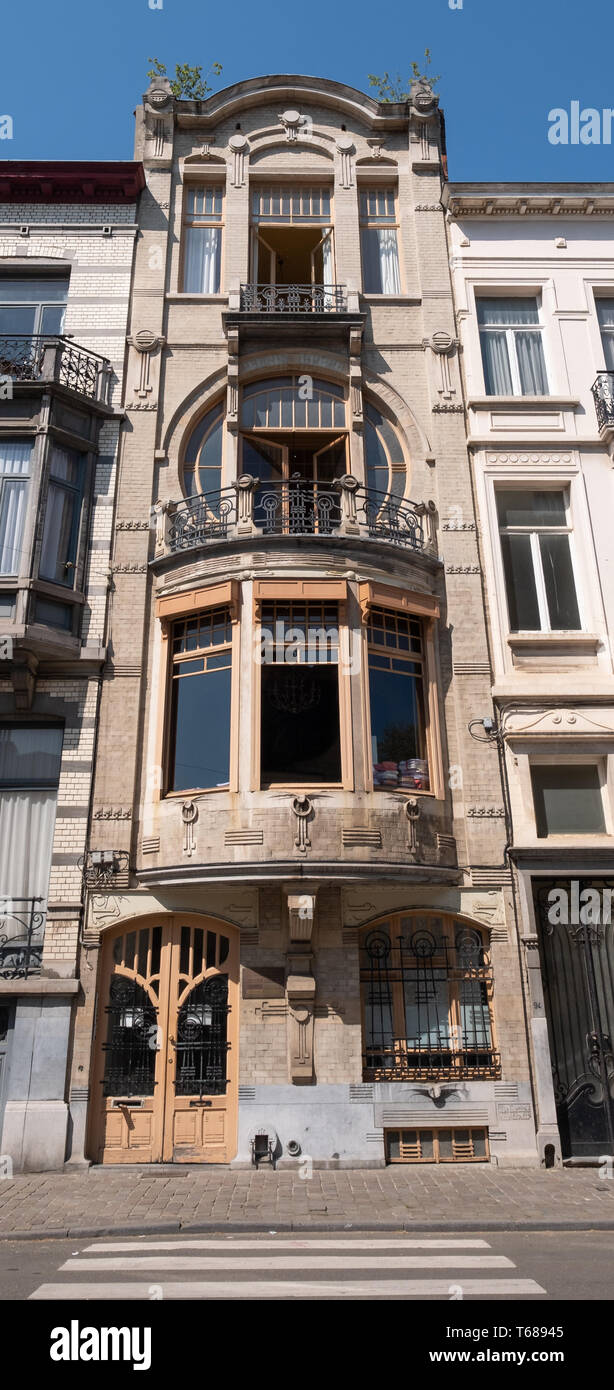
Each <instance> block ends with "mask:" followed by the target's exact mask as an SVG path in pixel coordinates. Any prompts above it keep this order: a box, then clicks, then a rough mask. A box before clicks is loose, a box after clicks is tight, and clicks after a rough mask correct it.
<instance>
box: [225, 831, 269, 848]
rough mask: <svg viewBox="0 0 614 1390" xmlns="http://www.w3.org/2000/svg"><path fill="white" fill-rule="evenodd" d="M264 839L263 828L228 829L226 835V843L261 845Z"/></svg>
mask: <svg viewBox="0 0 614 1390" xmlns="http://www.w3.org/2000/svg"><path fill="white" fill-rule="evenodd" d="M263 840H264V835H263V832H262V830H227V831H226V834H225V835H224V843H225V844H226V845H261V844H262V843H263Z"/></svg>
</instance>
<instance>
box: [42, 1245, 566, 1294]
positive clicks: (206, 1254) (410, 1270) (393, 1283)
mask: <svg viewBox="0 0 614 1390" xmlns="http://www.w3.org/2000/svg"><path fill="white" fill-rule="evenodd" d="M515 1270H516V1265H515V1264H514V1262H513V1260H511V1259H508V1257H507V1256H506V1255H499V1254H493V1253H492V1250H491V1246H490V1245H489V1244H488V1242H487V1241H485V1240H482V1239H478V1238H475V1239H469V1238H465V1237H463V1238H462V1239H461V1238H459V1239H456V1238H452V1237H448V1236H442V1237H437V1238H430V1237H426V1236H424V1237H415V1238H413V1237H412V1238H409V1237H396V1236H389V1237H386V1238H377V1239H371V1238H368V1237H366V1236H365V1237H363V1236H361V1235H352V1236H346V1235H345V1234H342V1235H339V1236H334V1235H327V1236H326V1237H315V1236H314V1237H312V1236H310V1235H305V1236H304V1237H298V1236H293V1237H278V1238H262V1237H260V1236H254V1237H252V1238H251V1239H244V1238H241V1237H234V1236H226V1237H222V1238H215V1239H213V1238H203V1239H196V1238H194V1239H193V1238H190V1237H176V1238H174V1239H169V1240H150V1239H149V1238H146V1237H135V1238H133V1239H130V1240H112V1241H97V1242H96V1243H95V1244H94V1245H88V1246H86V1247H85V1249H83V1250H82V1251H81V1250H80V1251H78V1252H76V1253H75V1254H74V1255H72V1256H71V1257H70V1258H69V1259H67V1260H66V1261H65V1262H64V1264H62V1265H60V1267H59V1269H58V1271H57V1282H54V1283H49V1284H41V1285H40V1287H39V1288H37V1289H35V1291H34V1292H33V1293H32V1294H31V1295H30V1298H31V1299H35V1300H67V1301H73V1300H74V1301H76V1302H79V1301H88V1300H95V1299H101V1300H110V1301H112V1300H117V1301H131V1300H149V1301H158V1300H160V1301H161V1300H173V1299H177V1300H179V1299H203V1300H214V1299H224V1300H239V1299H279V1298H282V1299H283V1298H285V1299H370V1300H371V1299H412V1298H417V1299H429V1298H434V1299H451V1300H457V1299H465V1298H469V1299H471V1298H477V1299H479V1298H488V1299H491V1298H520V1299H524V1298H532V1297H536V1296H540V1295H545V1294H546V1290H545V1289H543V1288H542V1287H541V1285H540V1284H538V1283H536V1282H535V1280H534V1279H528V1278H523V1277H521V1276H520V1275H517V1274H515V1273H514V1271H515Z"/></svg>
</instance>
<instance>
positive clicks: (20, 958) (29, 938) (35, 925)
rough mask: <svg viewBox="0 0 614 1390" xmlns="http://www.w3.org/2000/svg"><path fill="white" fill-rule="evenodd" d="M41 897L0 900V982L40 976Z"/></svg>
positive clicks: (41, 942) (42, 926) (42, 914)
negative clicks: (0, 980)
mask: <svg viewBox="0 0 614 1390" xmlns="http://www.w3.org/2000/svg"><path fill="white" fill-rule="evenodd" d="M44 901H45V900H44V898H5V897H0V979H2V980H25V979H26V978H27V976H28V975H39V974H40V970H41V964H42V958H43V937H44V933H45V910H44Z"/></svg>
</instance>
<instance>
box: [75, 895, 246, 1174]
mask: <svg viewBox="0 0 614 1390" xmlns="http://www.w3.org/2000/svg"><path fill="white" fill-rule="evenodd" d="M238 976H239V961H238V933H237V932H236V930H235V929H234V928H232V927H229V926H226V924H225V923H221V922H218V921H214V920H211V919H207V918H203V917H195V916H185V917H179V916H174V917H164V918H163V919H162V920H151V919H150V920H145V921H143V922H136V923H133V922H131V923H129V924H126V925H125V926H124V927H123V928H119V929H117V930H116V931H114V932H113V933H112V934H111V936H110V939H109V940H106V941H105V944H104V952H103V959H102V969H101V979H100V992H99V1003H98V1016H97V1025H96V1043H95V1047H96V1055H95V1064H94V1076H93V1087H92V1096H91V1112H92V1129H91V1148H92V1152H93V1154H94V1155H95V1156H96V1158H97V1160H98V1162H102V1163H159V1162H175V1163H227V1162H228V1161H229V1160H230V1159H231V1158H233V1157H234V1155H235V1153H236V1144H237V1137H236V1136H237V1098H238Z"/></svg>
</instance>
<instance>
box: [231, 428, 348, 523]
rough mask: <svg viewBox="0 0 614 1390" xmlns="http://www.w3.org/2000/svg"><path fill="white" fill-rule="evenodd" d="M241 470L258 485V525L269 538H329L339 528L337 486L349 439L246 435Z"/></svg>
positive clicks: (299, 433)
mask: <svg viewBox="0 0 614 1390" xmlns="http://www.w3.org/2000/svg"><path fill="white" fill-rule="evenodd" d="M241 469H242V472H243V473H249V474H251V476H252V477H253V478H256V479H257V480H258V482H257V486H256V490H255V496H254V521H255V523H256V525H257V526H259V527H261V528H262V529H263V530H264V531H265V532H267V531H268V532H282V533H285V534H295V535H301V534H309V535H312V534H314V533H316V534H317V533H321V534H323V535H329V534H330V532H331V531H332V530H334V529H335V528H336V527H337V526H339V524H340V522H341V502H340V495H339V489H338V487H337V486H336V484H337V482H338V480H339V479H340V478H342V477H343V476H344V474H345V473H347V436H346V435H345V434H338V435H332V434H331V435H330V436H329V435H327V434H324V435H322V434H319V433H318V434H310V433H309V432H308V431H305V432H304V433H303V432H302V431H297V432H294V433H292V434H287V435H286V434H282V435H279V436H276V437H275V438H266V437H263V436H261V435H244V436H243V439H242V465H241Z"/></svg>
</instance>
